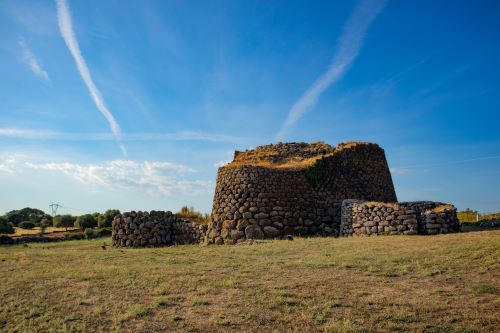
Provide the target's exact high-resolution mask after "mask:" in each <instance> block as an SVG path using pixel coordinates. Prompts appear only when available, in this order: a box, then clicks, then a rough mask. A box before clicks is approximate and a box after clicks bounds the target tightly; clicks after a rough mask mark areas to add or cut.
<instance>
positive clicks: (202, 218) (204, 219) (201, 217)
mask: <svg viewBox="0 0 500 333" xmlns="http://www.w3.org/2000/svg"><path fill="white" fill-rule="evenodd" d="M176 214H177V216H179V217H182V218H185V219H193V220H196V221H195V222H200V223H208V220H209V219H210V215H208V214H204V213H201V212H198V211H197V210H195V209H194V207H192V206H191V207H188V206H184V207H182V208H181V210H180V211H178V212H177V213H176Z"/></svg>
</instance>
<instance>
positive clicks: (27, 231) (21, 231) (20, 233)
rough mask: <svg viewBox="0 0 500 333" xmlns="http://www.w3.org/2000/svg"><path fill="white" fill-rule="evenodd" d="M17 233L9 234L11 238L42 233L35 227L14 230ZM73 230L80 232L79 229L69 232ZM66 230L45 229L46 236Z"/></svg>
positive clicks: (69, 229) (70, 229)
mask: <svg viewBox="0 0 500 333" xmlns="http://www.w3.org/2000/svg"><path fill="white" fill-rule="evenodd" d="M14 230H15V233H13V234H9V236H14V237H16V236H25V235H38V234H39V233H40V228H39V227H35V228H33V229H22V228H14ZM72 230H78V228H68V231H72ZM65 231H66V228H57V227H47V228H45V232H44V234H51V233H55V232H56V233H59V232H65Z"/></svg>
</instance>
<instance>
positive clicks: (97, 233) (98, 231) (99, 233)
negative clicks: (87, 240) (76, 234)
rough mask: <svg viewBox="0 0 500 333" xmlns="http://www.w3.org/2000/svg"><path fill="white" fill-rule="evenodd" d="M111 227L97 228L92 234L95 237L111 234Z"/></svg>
mask: <svg viewBox="0 0 500 333" xmlns="http://www.w3.org/2000/svg"><path fill="white" fill-rule="evenodd" d="M111 234H112V231H111V228H99V229H96V230H94V235H95V236H96V237H103V236H111Z"/></svg>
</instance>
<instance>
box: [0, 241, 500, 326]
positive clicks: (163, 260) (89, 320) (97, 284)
mask: <svg viewBox="0 0 500 333" xmlns="http://www.w3.org/2000/svg"><path fill="white" fill-rule="evenodd" d="M106 241H107V243H108V244H109V243H110V241H109V240H106ZM102 242H103V239H100V240H93V241H69V242H62V243H57V244H48V245H46V244H33V245H29V247H23V246H2V247H0V280H1V281H2V283H1V284H0V297H1V298H0V299H1V303H0V304H1V306H0V331H1V332H66V331H67V332H110V331H111V332H113V331H115V332H160V331H161V332H220V331H231V332H241V331H243V332H392V331H399V332H494V331H495V330H497V329H498V327H499V326H500V321H499V317H498V313H499V310H500V299H499V290H500V285H499V284H500V280H499V260H500V231H489V232H470V233H462V234H449V235H437V236H380V237H367V238H361V237H360V238H338V239H335V238H305V239H301V238H298V239H295V240H294V241H265V242H262V243H258V244H254V245H236V246H209V247H200V246H198V245H192V246H174V247H165V248H145V249H113V248H108V249H107V250H102V249H101V247H100V245H101V243H102Z"/></svg>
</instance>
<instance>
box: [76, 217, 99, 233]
mask: <svg viewBox="0 0 500 333" xmlns="http://www.w3.org/2000/svg"><path fill="white" fill-rule="evenodd" d="M96 226H97V221H96V220H95V218H94V216H92V215H91V214H85V215H81V216H78V217H77V218H76V222H75V227H77V228H80V230H85V229H86V228H95V227H96Z"/></svg>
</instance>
